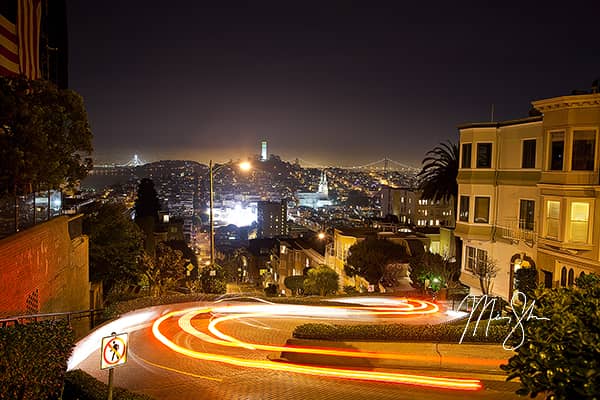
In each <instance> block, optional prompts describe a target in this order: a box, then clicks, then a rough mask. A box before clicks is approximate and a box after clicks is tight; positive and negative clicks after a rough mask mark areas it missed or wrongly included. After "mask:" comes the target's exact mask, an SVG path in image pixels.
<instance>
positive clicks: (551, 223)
mask: <svg viewBox="0 0 600 400" xmlns="http://www.w3.org/2000/svg"><path fill="white" fill-rule="evenodd" d="M559 222H560V201H555V200H548V202H546V236H547V237H549V238H553V239H558V228H559Z"/></svg>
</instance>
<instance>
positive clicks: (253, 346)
mask: <svg viewBox="0 0 600 400" xmlns="http://www.w3.org/2000/svg"><path fill="white" fill-rule="evenodd" d="M349 303H351V304H356V303H355V302H349ZM437 311H439V308H438V306H437V305H435V304H433V303H430V302H426V301H422V300H412V299H401V300H400V301H397V302H395V303H389V302H388V303H385V304H382V303H376V302H374V303H371V304H370V307H368V308H365V307H354V306H349V307H339V306H334V307H319V306H297V305H279V304H278V305H276V304H260V305H255V304H253V305H234V306H218V307H207V308H201V309H196V310H189V309H188V310H185V311H174V312H170V313H167V314H165V315H163V316H161V317H160V318H158V319H157V320H156V321H155V322H154V324H153V326H152V332H153V334H154V336H155V337H156V339H158V340H159V341H160V342H161V343H163V344H164V345H165V346H167V347H168V348H170V349H171V350H173V351H175V352H177V353H180V354H183V355H186V356H188V357H192V358H196V359H202V360H208V361H216V362H220V363H226V364H229V365H236V366H241V367H248V368H260V369H265V370H276V371H287V372H294V373H301V374H307V375H316V376H324V377H335V378H344V379H357V380H366V381H377V382H389V383H399V384H411V385H418V386H425V387H433V388H446V389H455V390H479V389H481V387H482V386H481V382H480V381H479V380H477V379H462V378H443V377H432V376H425V375H413V374H401V373H391V372H374V371H366V370H357V369H343V368H330V367H322V366H311V365H302V364H291V363H282V362H273V361H270V360H257V359H245V358H239V357H234V356H227V355H221V354H214V353H207V352H199V351H196V350H192V349H190V348H186V347H183V346H180V345H178V344H176V343H174V342H173V341H172V340H170V339H169V338H167V337H166V336H165V335H164V334H163V333H162V332H161V330H160V326H161V324H162V323H163V322H165V321H166V320H168V319H171V318H178V324H179V327H180V328H181V329H182V330H183V331H184V332H186V333H187V334H189V335H192V336H194V337H197V338H199V339H201V340H205V341H208V342H210V343H213V344H218V345H221V346H227V347H239V348H245V349H249V350H264V351H276V352H280V351H287V352H298V353H310V354H321V355H335V356H345V357H362V358H385V359H413V360H414V359H424V360H429V359H430V358H431V357H429V356H426V355H423V356H416V355H404V354H398V353H379V352H363V351H359V350H339V349H333V348H316V347H302V346H276V345H270V344H259V343H249V342H245V341H242V340H239V339H237V338H235V337H232V336H230V335H226V334H224V333H223V332H221V331H220V330H219V329H218V328H217V326H218V324H220V323H222V322H225V321H230V320H238V319H242V318H255V319H258V318H273V317H277V318H281V317H286V316H287V317H306V316H312V317H314V316H319V317H321V318H327V319H336V318H339V319H342V318H348V317H353V318H357V317H358V318H360V317H363V318H368V317H372V316H377V315H400V316H410V315H415V314H429V313H434V312H437ZM201 314H212V315H216V316H215V317H214V318H213V319H212V320H211V321H210V322H209V324H208V330H209V331H210V333H212V334H213V335H214V336H215V337H216V338H213V337H211V336H209V335H208V334H206V333H203V332H200V331H198V330H197V329H195V328H194V327H193V325H192V319H193V318H195V317H197V316H199V315H201Z"/></svg>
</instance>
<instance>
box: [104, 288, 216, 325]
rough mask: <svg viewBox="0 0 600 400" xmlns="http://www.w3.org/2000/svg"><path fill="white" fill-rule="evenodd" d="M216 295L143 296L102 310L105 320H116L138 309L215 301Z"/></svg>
mask: <svg viewBox="0 0 600 400" xmlns="http://www.w3.org/2000/svg"><path fill="white" fill-rule="evenodd" d="M222 297H223V296H221V295H216V294H205V293H199V294H167V295H164V296H158V297H154V296H144V297H138V298H136V299H133V300H128V301H121V302H118V303H114V304H111V305H109V306H107V307H106V308H105V309H104V317H105V318H106V319H111V318H117V317H118V316H120V315H122V314H125V313H128V312H130V311H134V310H138V309H140V308H146V307H153V306H159V305H164V304H176V303H188V302H193V301H215V300H217V299H219V298H222Z"/></svg>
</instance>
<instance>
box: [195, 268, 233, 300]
mask: <svg viewBox="0 0 600 400" xmlns="http://www.w3.org/2000/svg"><path fill="white" fill-rule="evenodd" d="M211 273H212V274H213V275H211ZM200 282H201V284H202V291H203V292H204V293H213V294H223V293H225V292H227V282H226V280H225V270H224V269H223V268H222V267H221V266H219V265H216V264H215V265H213V266H212V267H206V268H204V269H203V270H202V271H201V272H200Z"/></svg>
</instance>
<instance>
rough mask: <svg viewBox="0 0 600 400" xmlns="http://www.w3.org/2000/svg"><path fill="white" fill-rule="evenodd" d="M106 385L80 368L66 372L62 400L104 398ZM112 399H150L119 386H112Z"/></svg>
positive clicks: (106, 391)
mask: <svg viewBox="0 0 600 400" xmlns="http://www.w3.org/2000/svg"><path fill="white" fill-rule="evenodd" d="M107 395H108V386H107V385H105V384H104V383H102V382H100V381H99V380H97V379H96V378H94V377H93V376H91V375H89V374H87V373H85V372H83V371H82V370H80V369H77V370H75V371H69V372H67V375H66V376H65V390H64V393H63V399H64V400H76V399H86V400H105V399H106V396H107ZM113 399H114V400H152V398H151V397H149V396H146V395H143V394H137V393H133V392H130V391H128V390H125V389H121V388H113Z"/></svg>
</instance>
